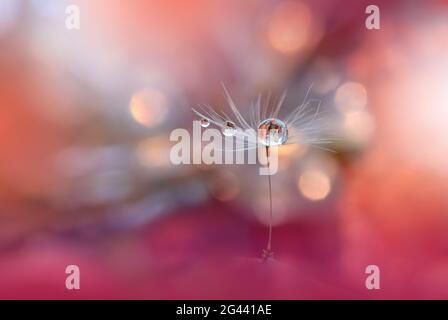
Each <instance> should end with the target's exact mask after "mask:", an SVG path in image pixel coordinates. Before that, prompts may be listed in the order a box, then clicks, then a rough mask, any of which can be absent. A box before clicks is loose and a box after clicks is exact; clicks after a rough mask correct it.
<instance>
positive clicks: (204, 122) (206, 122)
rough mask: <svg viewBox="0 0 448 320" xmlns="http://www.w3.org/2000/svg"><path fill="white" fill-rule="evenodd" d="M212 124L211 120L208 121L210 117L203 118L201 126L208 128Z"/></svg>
mask: <svg viewBox="0 0 448 320" xmlns="http://www.w3.org/2000/svg"><path fill="white" fill-rule="evenodd" d="M209 126H210V121H208V119H205V118H203V119H201V127H202V128H208V127H209Z"/></svg>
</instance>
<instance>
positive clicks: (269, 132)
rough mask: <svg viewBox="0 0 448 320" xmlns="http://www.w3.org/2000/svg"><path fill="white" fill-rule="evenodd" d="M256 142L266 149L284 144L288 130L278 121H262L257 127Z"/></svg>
mask: <svg viewBox="0 0 448 320" xmlns="http://www.w3.org/2000/svg"><path fill="white" fill-rule="evenodd" d="M258 140H259V141H260V143H261V144H263V145H265V146H268V147H270V146H278V145H281V144H284V143H285V142H286V141H287V140H288V128H287V126H286V124H285V123H284V122H283V121H281V120H279V119H275V118H270V119H266V120H263V121H262V122H260V124H259V125H258Z"/></svg>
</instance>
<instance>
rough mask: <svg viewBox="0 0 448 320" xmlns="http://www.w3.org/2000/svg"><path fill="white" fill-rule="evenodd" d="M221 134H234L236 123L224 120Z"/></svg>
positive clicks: (228, 135)
mask: <svg viewBox="0 0 448 320" xmlns="http://www.w3.org/2000/svg"><path fill="white" fill-rule="evenodd" d="M222 134H223V135H225V136H226V137H231V136H234V135H235V134H236V125H235V124H234V123H233V122H232V121H226V122H224V127H223V128H222Z"/></svg>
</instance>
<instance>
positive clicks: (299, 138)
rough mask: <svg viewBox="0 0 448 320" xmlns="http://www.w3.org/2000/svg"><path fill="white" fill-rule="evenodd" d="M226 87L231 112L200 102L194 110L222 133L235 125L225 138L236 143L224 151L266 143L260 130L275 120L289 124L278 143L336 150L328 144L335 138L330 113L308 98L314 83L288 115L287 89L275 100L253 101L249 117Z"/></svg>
mask: <svg viewBox="0 0 448 320" xmlns="http://www.w3.org/2000/svg"><path fill="white" fill-rule="evenodd" d="M223 88H224V94H225V98H226V101H227V103H228V105H229V107H230V110H231V113H230V115H228V114H227V113H225V112H224V111H221V112H219V111H216V110H215V109H213V108H212V107H211V106H209V105H200V106H198V107H197V108H193V109H192V110H193V111H194V112H195V113H196V114H197V115H198V116H199V117H201V121H205V122H206V123H207V124H213V125H214V126H216V127H217V128H219V129H220V130H221V131H222V132H225V131H226V129H228V127H229V125H231V126H232V134H223V137H224V139H235V140H236V141H237V143H236V145H235V146H233V147H232V149H231V150H226V149H224V151H240V150H249V149H254V148H258V147H260V146H267V145H266V143H265V141H262V139H260V134H259V131H260V128H261V126H262V124H263V123H267V122H268V123H272V121H274V122H277V123H280V124H281V125H283V124H284V125H285V126H286V137H285V139H280V140H279V141H278V142H279V143H275V145H282V144H296V143H297V144H302V145H308V146H311V147H315V148H318V149H322V150H326V151H331V152H334V150H332V149H331V148H330V147H329V145H330V144H331V143H333V142H334V140H335V138H334V136H333V137H332V135H331V134H330V133H329V132H330V130H329V128H330V126H329V122H328V112H327V111H325V110H322V106H321V105H322V103H321V100H319V99H309V98H308V96H309V94H310V91H311V89H312V86H310V87H309V88H308V90H307V92H306V94H305V97H304V99H303V101H302V103H301V104H299V105H298V106H297V107H295V108H294V109H293V110H292V111H291V112H289V114H287V115H282V107H283V104H284V101H285V98H286V92H284V93H283V94H282V95H281V96H280V98H279V99H277V101H276V103H271V96H270V95H268V96H267V98H266V99H263V98H262V96H261V95H258V99H257V100H256V101H254V102H253V103H252V105H251V107H250V109H249V115H248V117H246V118H245V117H244V116H243V115H242V113H241V112H240V110H239V109H238V107H237V105H236V104H235V102H234V101H233V99H232V97H231V96H230V94H229V92H228V91H227V89H226V87H225V86H224V85H223Z"/></svg>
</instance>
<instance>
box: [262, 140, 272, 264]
mask: <svg viewBox="0 0 448 320" xmlns="http://www.w3.org/2000/svg"><path fill="white" fill-rule="evenodd" d="M266 159H267V167H268V183H269V235H268V243H267V245H266V249H265V250H263V260H264V261H267V260H269V259H271V258H272V257H273V252H272V220H273V219H272V184H271V172H270V152H269V146H266Z"/></svg>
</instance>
